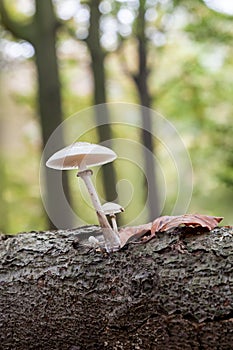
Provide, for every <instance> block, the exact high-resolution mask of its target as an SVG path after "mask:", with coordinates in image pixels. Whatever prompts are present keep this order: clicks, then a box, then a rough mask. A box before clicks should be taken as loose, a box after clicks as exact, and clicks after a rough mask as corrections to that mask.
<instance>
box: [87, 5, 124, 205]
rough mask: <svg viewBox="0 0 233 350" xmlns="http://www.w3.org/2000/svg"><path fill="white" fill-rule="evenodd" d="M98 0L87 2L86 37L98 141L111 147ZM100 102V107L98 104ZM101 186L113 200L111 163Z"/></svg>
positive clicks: (107, 198)
mask: <svg viewBox="0 0 233 350" xmlns="http://www.w3.org/2000/svg"><path fill="white" fill-rule="evenodd" d="M100 2H101V1H100V0H91V1H89V2H88V4H89V6H90V28H89V35H88V38H87V39H86V43H87V47H88V50H89V52H90V56H91V69H92V76H93V84H94V91H93V92H94V104H95V105H97V108H95V120H96V124H97V133H98V138H99V142H100V143H101V142H105V141H107V142H108V147H110V148H111V142H112V138H113V136H112V130H111V125H110V119H109V111H108V107H107V105H106V102H107V97H106V76H105V67H104V60H105V53H104V51H103V49H102V47H101V43H100V17H101V12H100V10H99V5H100ZM100 104H101V108H99V107H100V106H99V107H98V105H100ZM101 171H102V174H103V184H104V186H103V188H104V192H105V198H106V201H114V200H116V198H117V192H116V189H115V184H116V174H115V170H114V166H113V164H112V163H109V164H106V165H105V166H104V167H103V168H102V169H101Z"/></svg>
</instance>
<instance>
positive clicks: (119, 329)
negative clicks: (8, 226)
mask: <svg viewBox="0 0 233 350" xmlns="http://www.w3.org/2000/svg"><path fill="white" fill-rule="evenodd" d="M99 234H101V231H100V229H99V228H98V227H95V226H88V227H82V228H79V229H77V230H73V231H71V230H69V231H56V232H55V231H54V232H31V233H24V234H19V235H17V236H14V237H9V238H8V237H6V236H2V239H0V349H4V350H7V349H10V350H13V349H17V350H21V349H24V350H25V349H63V350H66V349H69V350H77V349H93V350H94V349H109V350H113V349H116V350H118V349H124V350H128V349H130V350H131V349H132V350H133V349H135V350H136V349H142V350H143V349H147V350H148V349H159V350H161V349H182V350H186V349H190V350H191V349H192V350H194V349H199V350H200V349H202V350H203V349H212V350H214V349H216V350H217V349H218V350H221V349H225V350H229V349H233V328H232V325H233V323H232V322H233V273H232V272H233V252H232V242H233V230H232V228H217V229H214V230H213V231H211V232H209V233H203V232H202V233H200V234H197V233H195V234H193V233H192V231H191V230H187V229H185V230H184V229H179V230H178V229H176V230H172V231H169V232H166V233H159V234H158V235H157V237H156V238H155V239H153V240H151V241H150V242H148V243H147V244H135V243H131V244H129V245H128V246H126V247H124V248H123V249H122V250H120V251H118V252H116V253H113V254H111V255H108V254H106V253H104V252H103V251H101V250H99V249H97V250H96V249H95V248H91V247H90V246H88V245H87V241H86V239H87V237H88V236H89V235H99Z"/></svg>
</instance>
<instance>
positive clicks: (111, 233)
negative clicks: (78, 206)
mask: <svg viewBox="0 0 233 350" xmlns="http://www.w3.org/2000/svg"><path fill="white" fill-rule="evenodd" d="M92 174H93V172H92V170H90V169H86V170H82V171H79V172H78V174H77V176H78V177H81V178H82V179H83V181H84V183H85V185H86V187H87V190H88V192H89V194H90V196H91V201H92V204H93V206H94V208H95V210H96V214H97V217H98V220H99V224H100V226H101V228H102V231H103V236H104V240H105V245H106V246H105V248H106V250H107V252H111V251H116V250H118V249H119V247H120V245H121V242H120V238H119V236H118V234H117V233H116V232H115V230H113V229H112V228H111V226H110V224H109V222H108V220H107V218H106V216H105V214H104V211H103V209H102V206H101V203H100V200H99V197H98V195H97V192H96V189H95V187H94V185H93V183H92V181H91V175H92Z"/></svg>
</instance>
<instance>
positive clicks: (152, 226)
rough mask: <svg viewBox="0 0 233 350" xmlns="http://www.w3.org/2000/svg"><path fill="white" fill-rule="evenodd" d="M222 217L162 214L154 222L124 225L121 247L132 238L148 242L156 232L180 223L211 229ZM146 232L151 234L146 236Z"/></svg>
mask: <svg viewBox="0 0 233 350" xmlns="http://www.w3.org/2000/svg"><path fill="white" fill-rule="evenodd" d="M222 219H223V218H222V217H215V216H208V215H201V214H184V215H177V216H161V217H159V218H157V219H155V220H154V221H153V222H152V223H151V222H150V223H148V224H144V225H140V226H131V227H124V228H122V229H121V230H120V232H119V234H120V240H121V247H123V246H124V245H125V244H126V243H128V242H129V241H132V240H136V241H139V240H141V241H143V242H147V241H149V240H151V239H152V238H153V237H154V236H155V233H156V232H163V231H167V230H169V229H171V228H175V227H178V226H180V225H184V226H193V227H194V228H195V227H198V226H200V227H205V228H207V229H208V230H209V231H210V230H212V229H213V228H215V227H216V226H218V223H219V222H220V221H222ZM146 233H149V236H146V237H144V239H143V236H145V234H146Z"/></svg>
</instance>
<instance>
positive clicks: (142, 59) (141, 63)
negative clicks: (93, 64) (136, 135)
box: [133, 0, 160, 220]
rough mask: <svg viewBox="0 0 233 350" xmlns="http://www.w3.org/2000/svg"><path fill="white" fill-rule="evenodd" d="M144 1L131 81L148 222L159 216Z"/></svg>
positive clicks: (138, 18) (140, 9) (137, 29)
mask: <svg viewBox="0 0 233 350" xmlns="http://www.w3.org/2000/svg"><path fill="white" fill-rule="evenodd" d="M145 13H146V1H145V0H140V1H139V12H138V17H137V19H136V23H135V27H136V28H135V31H136V38H137V45H138V71H137V73H136V74H135V75H133V78H134V79H133V80H134V82H135V85H136V87H137V90H138V95H139V98H140V103H141V106H142V108H141V113H142V131H141V138H142V141H143V144H144V146H145V150H144V159H145V169H146V170H145V175H146V181H147V188H148V209H149V220H154V218H156V217H158V216H159V214H160V208H159V194H158V187H157V176H156V163H155V160H154V157H155V155H154V153H155V149H154V145H153V138H152V134H151V132H152V119H151V118H152V116H151V112H150V109H149V108H150V107H151V96H150V92H149V86H148V76H149V69H148V64H147V38H146V34H145V29H146V28H145V27H146V22H145Z"/></svg>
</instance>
